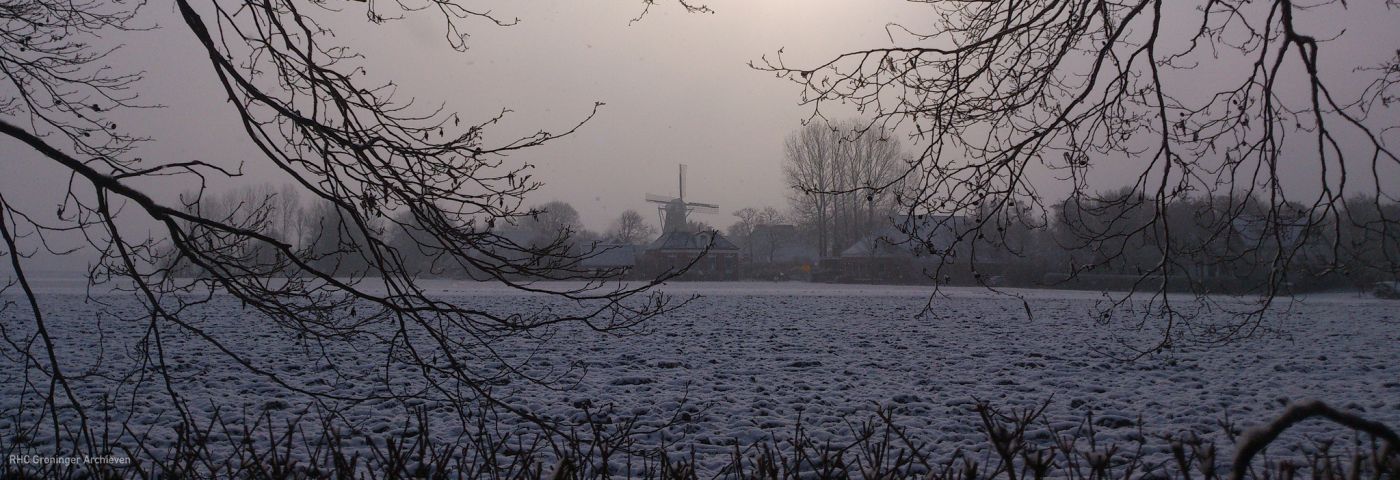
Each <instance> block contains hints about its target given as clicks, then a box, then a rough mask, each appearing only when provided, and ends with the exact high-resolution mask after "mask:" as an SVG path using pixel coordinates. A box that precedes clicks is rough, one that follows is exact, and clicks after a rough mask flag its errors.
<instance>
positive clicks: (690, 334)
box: [0, 281, 1400, 465]
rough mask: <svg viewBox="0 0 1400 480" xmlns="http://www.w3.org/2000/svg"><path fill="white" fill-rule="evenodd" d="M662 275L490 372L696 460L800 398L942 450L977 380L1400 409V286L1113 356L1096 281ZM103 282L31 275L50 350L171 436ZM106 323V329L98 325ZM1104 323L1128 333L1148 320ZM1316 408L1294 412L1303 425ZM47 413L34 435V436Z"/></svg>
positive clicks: (1185, 399)
mask: <svg viewBox="0 0 1400 480" xmlns="http://www.w3.org/2000/svg"><path fill="white" fill-rule="evenodd" d="M430 291H434V292H437V293H439V294H441V295H444V296H446V297H448V298H454V299H457V300H460V301H461V302H464V303H466V304H470V305H481V306H483V307H487V308H492V309H528V308H532V307H535V306H537V305H538V303H539V302H540V297H537V296H529V295H521V294H517V293H515V292H513V291H509V290H505V289H501V288H499V287H488V286H482V285H477V284H464V283H453V282H445V281H444V282H432V283H430ZM668 291H669V292H672V293H676V294H680V295H688V294H699V295H700V296H701V297H700V298H699V299H697V300H696V301H694V302H693V303H691V304H690V305H688V306H687V307H686V308H684V309H682V310H680V311H677V312H674V313H672V314H670V315H667V316H665V317H663V318H659V319H656V320H654V321H652V322H651V323H648V324H647V325H646V326H645V329H644V331H642V332H640V333H636V334H633V335H625V336H615V335H608V334H600V333H596V332H592V331H590V330H588V329H586V328H581V327H578V326H572V327H565V328H563V329H561V330H560V331H559V332H557V333H556V334H555V335H553V336H552V338H550V339H548V340H547V341H534V340H523V339H522V340H515V341H507V342H502V343H499V344H498V347H499V351H500V352H501V354H502V356H503V357H504V358H505V359H506V360H508V361H510V362H511V363H513V364H516V365H519V366H522V368H523V372H524V373H526V374H529V375H532V376H537V377H550V376H551V375H563V381H562V382H557V383H555V384H554V385H553V388H546V387H545V386H542V385H538V384H534V383H531V382H527V381H520V380H518V379H517V380H513V381H509V382H505V381H503V382H498V383H501V385H499V386H497V387H495V388H496V390H495V391H496V393H497V394H498V395H502V396H504V397H507V398H511V399H513V401H514V402H516V403H518V404H519V405H522V406H526V407H528V408H530V409H531V410H533V411H536V412H541V413H544V414H547V415H553V416H558V417H562V418H569V417H570V416H573V415H577V414H578V409H577V408H576V407H577V406H579V405H583V404H585V402H584V401H585V400H586V401H587V404H591V405H593V406H601V405H606V404H612V405H614V406H616V407H617V411H618V412H620V413H621V414H623V415H638V416H641V417H643V418H646V419H648V421H649V422H660V421H663V420H666V419H670V418H671V417H672V416H673V415H677V414H678V412H679V415H678V418H679V419H680V421H679V423H678V424H677V425H675V426H674V427H673V428H671V429H669V430H667V431H666V433H664V434H656V435H651V436H649V437H647V438H645V439H644V441H650V442H655V441H659V440H660V439H661V435H666V438H667V439H668V440H669V441H675V440H677V439H680V440H683V443H685V444H693V445H694V446H695V447H696V451H697V453H698V454H700V455H702V457H703V456H704V455H705V454H715V455H714V460H703V459H702V465H714V464H715V463H714V462H721V461H723V460H724V458H721V457H723V454H725V453H727V452H729V451H731V449H732V447H729V446H727V445H729V444H731V443H732V442H734V441H735V440H737V441H739V442H741V443H747V442H752V441H755V440H760V439H763V438H767V437H768V436H769V435H773V434H779V435H781V434H784V433H786V432H790V431H791V428H792V425H793V424H794V422H796V421H797V419H798V417H799V415H800V416H801V420H802V422H803V424H804V425H805V428H806V429H807V432H808V433H809V434H810V435H811V436H812V437H813V438H815V439H817V440H819V441H820V440H825V439H831V440H833V441H834V442H840V441H842V440H848V439H849V438H850V436H851V430H850V423H848V420H857V419H861V418H866V417H867V416H868V415H870V413H871V412H872V411H873V409H874V408H875V406H877V405H884V406H889V407H891V408H893V409H894V412H895V413H896V415H897V417H898V418H899V419H900V420H901V422H902V424H903V425H905V426H907V427H908V429H909V433H910V434H911V435H913V436H915V437H917V438H919V439H921V440H925V441H929V442H932V443H934V444H936V445H939V446H938V447H937V448H939V449H940V450H944V451H947V452H951V451H953V450H954V449H955V448H958V447H970V446H973V445H974V444H975V443H977V441H978V440H981V438H980V436H979V435H978V434H976V433H975V430H974V427H975V425H976V422H977V418H976V416H975V415H974V414H972V413H971V412H970V409H969V407H970V406H972V405H973V403H974V401H975V399H981V400H987V401H990V402H991V403H992V404H994V405H997V406H1002V407H1021V406H1035V405H1038V404H1040V403H1041V402H1043V401H1044V400H1046V399H1048V398H1052V396H1053V403H1052V404H1051V407H1050V409H1049V410H1048V412H1049V414H1048V415H1049V419H1050V420H1051V423H1052V424H1058V425H1064V426H1072V425H1078V424H1079V422H1080V421H1081V420H1082V419H1083V417H1084V415H1085V413H1087V412H1091V411H1092V412H1093V413H1094V418H1095V420H1096V421H1097V422H1098V424H1099V426H1100V432H1099V434H1100V435H1101V436H1103V437H1104V438H1106V439H1131V438H1134V437H1135V436H1136V435H1138V433H1139V427H1140V426H1139V425H1138V423H1139V418H1141V419H1143V423H1144V425H1141V428H1142V430H1143V432H1145V433H1147V434H1148V435H1149V436H1151V435H1152V434H1154V433H1180V432H1183V431H1195V432H1198V433H1201V434H1203V435H1207V436H1214V435H1216V434H1217V432H1219V431H1220V427H1219V424H1218V420H1220V419H1221V418H1222V417H1224V416H1226V415H1228V416H1229V418H1230V419H1231V420H1232V421H1235V422H1236V423H1238V424H1239V425H1241V426H1248V425H1250V424H1254V423H1258V422H1262V421H1265V420H1267V419H1270V418H1272V417H1273V416H1274V415H1276V414H1277V413H1278V412H1279V411H1280V410H1281V406H1282V404H1283V403H1284V402H1287V401H1289V400H1300V399H1307V398H1315V399H1321V400H1324V401H1326V402H1328V403H1330V404H1332V405H1334V406H1338V407H1345V408H1347V409H1350V410H1353V411H1355V412H1358V413H1360V414H1362V415H1364V416H1366V417H1368V418H1371V419H1374V420H1379V421H1382V422H1384V423H1386V424H1389V425H1391V426H1400V308H1397V307H1400V302H1394V301H1384V300H1375V299H1369V298H1358V297H1356V296H1355V295H1346V294H1327V295H1315V296H1311V297H1307V298H1302V299H1299V302H1298V303H1296V304H1295V305H1293V306H1292V308H1291V309H1289V310H1288V311H1280V312H1277V313H1273V314H1270V316H1269V322H1270V324H1271V325H1273V326H1274V327H1278V328H1279V329H1280V330H1281V331H1282V332H1283V333H1282V334H1280V333H1277V332H1275V333H1265V334H1261V335H1259V336H1257V337H1256V338H1253V339H1250V340H1248V341H1246V342H1244V343H1240V344H1236V345H1231V346H1226V347H1214V348H1207V347H1198V346H1190V347H1183V348H1178V349H1176V350H1174V351H1172V352H1170V353H1169V354H1166V355H1157V356H1151V357H1146V358H1142V359H1140V360H1137V361H1135V362H1120V361H1114V360H1111V359H1108V358H1106V357H1105V356H1104V354H1103V353H1104V352H1105V351H1115V350H1114V349H1115V343H1114V340H1112V339H1110V337H1111V335H1109V333H1110V331H1109V330H1108V329H1106V327H1103V326H1101V325H1099V324H1098V323H1096V322H1095V321H1094V320H1093V316H1094V312H1095V311H1096V310H1095V307H1094V303H1095V301H1096V300H1098V299H1100V298H1102V297H1101V294H1098V293H1093V292H1060V291H1026V292H1021V293H1023V294H1024V295H1026V296H1028V297H1029V302H1030V305H1031V308H1032V312H1033V317H1032V319H1029V320H1028V319H1027V318H1026V316H1025V312H1024V310H1023V309H1022V307H1021V304H1020V302H1019V301H1018V300H1016V299H1014V298H1008V297H1005V296H999V295H995V294H992V293H990V292H987V291H985V290H982V289H975V288H968V289H963V288H950V289H946V290H945V292H944V293H945V294H946V295H947V297H946V298H945V297H938V298H935V299H934V303H933V308H932V311H933V312H935V313H936V315H932V316H919V315H917V314H918V313H919V312H920V311H921V310H922V309H923V307H924V305H925V302H927V301H928V300H929V297H928V290H927V288H926V287H889V286H847V285H819V284H802V283H715V284H706V283H682V284H677V285H674V286H671V287H669V288H668ZM12 293H13V292H12ZM10 300H18V298H10ZM108 300H111V301H113V302H114V303H113V304H114V305H115V307H116V308H113V307H108V310H109V311H114V313H115V314H114V315H110V316H99V315H97V314H96V312H97V311H98V310H99V308H98V306H97V305H95V304H93V303H91V302H84V299H83V295H82V294H81V293H78V292H75V291H65V290H63V289H61V288H51V289H49V293H45V294H43V295H42V296H41V301H42V302H43V303H44V306H45V308H46V309H47V311H48V318H47V322H48V329H49V330H50V332H51V333H53V334H54V336H55V337H56V338H55V340H56V343H57V344H58V346H59V352H60V355H59V356H60V358H62V359H64V361H65V362H72V363H71V364H70V365H71V366H67V367H66V368H68V371H69V372H78V373H77V374H78V375H81V378H77V379H75V383H76V384H77V385H78V390H79V392H80V394H81V395H83V396H85V397H86V398H88V399H89V401H95V399H100V398H103V397H104V396H105V397H106V398H109V399H114V400H116V401H117V404H116V406H114V407H113V409H114V412H113V413H121V414H130V415H131V418H132V422H133V423H134V424H135V425H139V426H151V427H155V428H154V429H153V430H152V433H151V435H152V438H155V439H160V438H168V437H169V435H172V433H170V432H164V431H162V430H161V428H160V426H161V425H163V424H164V422H168V421H169V420H171V419H172V418H173V415H174V411H173V409H172V408H171V406H170V404H169V402H167V401H164V400H163V399H164V398H166V394H165V386H164V385H163V384H162V383H161V382H160V381H158V380H157V379H154V378H144V379H143V378H134V377H132V378H119V377H114V376H112V375H110V373H111V372H125V371H129V370H131V368H130V367H131V365H132V362H135V360H133V359H134V358H136V357H137V355H136V353H135V351H134V350H133V349H134V348H136V345H137V342H138V341H139V340H140V338H141V337H142V335H144V334H145V329H144V325H145V323H146V322H148V320H147V319H145V318H142V316H141V315H140V314H141V312H140V311H139V310H137V309H135V306H134V305H133V306H132V309H130V310H128V311H127V312H126V314H125V315H124V314H123V312H122V311H121V306H122V305H123V304H122V303H121V302H122V301H124V300H115V299H108ZM21 305H22V304H21ZM3 316H4V324H5V328H6V329H7V331H8V333H9V334H10V335H16V334H18V333H22V332H26V331H29V329H32V328H33V327H32V325H31V324H32V320H31V318H30V317H29V316H28V315H27V314H26V313H25V310H24V309H23V308H16V307H15V306H11V308H9V309H7V310H5V311H4V312H3ZM187 316H188V317H189V318H192V319H195V320H196V322H197V324H198V325H199V326H200V328H203V329H205V330H206V331H207V332H208V333H209V334H210V335H212V336H214V337H216V338H220V339H222V340H224V341H225V342H227V343H228V344H229V345H231V346H232V347H233V348H235V349H236V350H239V351H243V352H249V353H251V355H250V356H249V358H251V359H252V360H253V361H254V362H255V363H256V365H257V366H258V367H259V368H265V369H267V370H268V371H271V372H276V373H278V374H279V375H281V376H284V377H285V378H287V379H289V381H291V382H292V383H293V384H295V385H298V386H304V387H306V388H308V389H311V390H315V391H333V392H338V393H345V394H357V395H359V394H364V395H368V394H372V393H374V392H376V391H377V389H381V388H383V382H381V381H380V380H379V379H382V378H390V379H394V380H392V381H394V382H399V381H400V380H403V379H411V378H414V376H413V374H412V372H411V371H408V370H403V371H398V370H391V371H385V365H384V364H383V363H381V362H376V361H374V360H376V359H382V355H380V354H377V352H376V351H375V348H376V347H375V345H374V344H373V342H361V343H360V344H359V348H362V349H364V350H361V351H354V350H351V349H350V348H349V347H343V349H342V350H337V351H333V352H332V357H333V358H336V359H338V362H339V363H340V365H339V367H340V369H339V370H338V371H336V370H332V369H328V368H326V367H325V365H324V363H325V359H322V358H320V357H319V356H318V355H317V354H316V353H315V352H313V351H310V350H308V349H307V348H306V345H302V344H300V342H298V341H297V340H296V339H295V338H294V337H292V336H289V335H287V334H286V333H283V332H281V331H278V330H275V329H270V328H267V326H266V325H265V324H264V322H260V321H259V319H257V318H254V317H244V316H243V310H242V309H241V308H240V307H239V305H238V304H237V303H236V302H232V301H229V300H227V299H224V300H222V301H216V302H214V303H213V304H210V305H207V306H203V307H200V308H198V309H195V310H193V311H191V312H190V313H189V314H188V315H187ZM99 329H100V330H101V332H102V335H101V336H98V335H96V334H95V333H94V332H96V331H98V330H99ZM1118 333H1121V334H1123V335H1125V336H1127V337H1128V338H1137V339H1139V340H1144V339H1147V338H1151V336H1152V335H1155V332H1152V331H1147V332H1142V333H1131V332H1118ZM162 344H163V347H164V348H165V349H166V352H167V358H168V359H169V360H170V361H171V362H172V364H173V366H172V371H173V372H174V373H175V374H176V378H177V383H178V385H176V389H177V390H178V391H180V392H182V394H183V395H185V396H186V398H187V399H188V400H189V404H190V405H191V406H192V407H194V408H195V411H194V412H193V413H194V414H196V415H201V414H203V415H207V414H209V413H210V412H213V411H214V410H215V409H216V408H218V409H219V410H220V411H222V412H226V413H227V412H238V411H256V410H259V409H262V408H272V409H274V410H276V411H284V412H286V413H287V414H288V415H291V414H294V412H296V411H297V410H298V409H300V408H301V406H302V405H304V403H305V402H304V401H303V400H302V399H301V398H299V396H298V395H297V394H295V393H292V392H288V391H287V390H286V389H283V388H281V387H279V386H277V385H274V384H273V383H272V382H271V381H269V380H267V379H265V378H263V377H259V376H256V375H252V374H250V373H248V372H247V371H246V370H245V369H243V368H241V367H237V366H234V365H232V364H231V362H228V361H227V360H226V359H225V358H224V357H222V356H221V355H219V354H217V353H216V352H213V351H212V350H211V348H210V347H209V346H208V345H207V344H205V343H203V342H202V341H200V340H199V339H197V338H195V337H192V336H189V335H169V336H167V337H165V338H163V339H162ZM336 348H342V347H336ZM7 351H8V350H7ZM1120 352H1121V351H1120ZM527 359H528V361H527ZM0 362H5V363H4V364H0V432H11V431H13V430H12V429H13V425H14V424H13V423H12V422H14V421H15V418H16V417H15V415H16V413H17V411H18V409H19V407H20V405H21V403H22V402H25V401H29V400H32V398H31V399H23V398H21V395H20V392H21V385H22V384H23V382H24V381H25V368H23V366H22V365H21V364H19V363H17V362H20V359H18V358H15V357H14V356H13V355H12V354H11V355H9V357H8V358H0ZM571 366H572V367H584V368H574V369H572V370H571V369H570V367H571ZM392 368H393V369H400V368H405V367H399V366H395V367H392ZM579 374H582V375H579ZM408 382H409V383H411V380H409V381H408ZM399 383H401V382H399ZM147 399H149V400H147ZM201 412H202V413H201ZM32 413H33V412H32V411H30V412H28V414H32ZM402 414H403V408H402V407H401V406H399V405H397V404H393V403H392V401H387V400H386V401H382V402H366V403H362V404H359V405H356V406H354V407H353V408H351V409H349V414H348V415H347V419H348V420H349V421H351V422H352V423H353V425H354V427H355V428H357V429H360V430H361V431H365V432H374V433H382V432H388V431H390V430H393V429H397V428H399V426H400V425H401V424H402V418H401V416H402ZM442 414H443V415H446V413H442ZM435 415H436V414H435ZM434 418H442V419H443V420H442V422H443V425H442V426H441V427H440V428H439V427H438V426H436V425H435V426H434V431H435V432H439V433H440V434H441V435H444V436H452V435H455V434H457V433H460V432H461V427H460V426H456V427H454V426H453V425H454V424H455V423H456V422H453V421H448V420H447V417H434ZM1323 428H1324V425H1322V424H1320V423H1317V424H1308V425H1306V428H1305V429H1304V430H1303V433H1305V434H1306V433H1308V432H1310V431H1320V430H1321V429H1323ZM1310 429H1311V430H1310ZM1334 433H1335V432H1334ZM42 434H43V432H40V437H38V438H34V439H31V440H32V441H34V442H35V443H36V444H42V443H43V442H44V437H43V436H42ZM681 435H684V436H683V437H680V436H681ZM677 437H680V438H677ZM159 442H160V441H159V440H157V442H156V444H157V445H159Z"/></svg>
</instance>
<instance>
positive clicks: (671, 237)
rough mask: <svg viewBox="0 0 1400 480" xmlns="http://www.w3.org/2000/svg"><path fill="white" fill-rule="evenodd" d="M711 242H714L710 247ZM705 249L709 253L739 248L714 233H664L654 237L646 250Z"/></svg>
mask: <svg viewBox="0 0 1400 480" xmlns="http://www.w3.org/2000/svg"><path fill="white" fill-rule="evenodd" d="M711 242H714V244H713V245H711ZM706 247H709V248H710V251H725V250H738V249H739V246H738V245H735V244H734V242H731V241H729V239H727V238H724V235H721V234H720V233H719V232H716V231H708V232H681V231H676V232H666V233H663V234H661V236H660V237H656V240H654V241H652V242H651V244H650V245H647V250H697V251H698V250H704V249H705V248H706Z"/></svg>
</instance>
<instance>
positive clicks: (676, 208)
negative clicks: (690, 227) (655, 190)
mask: <svg viewBox="0 0 1400 480" xmlns="http://www.w3.org/2000/svg"><path fill="white" fill-rule="evenodd" d="M677 186H678V187H679V192H678V193H679V194H680V195H679V196H675V197H667V196H662V195H653V194H650V193H648V194H647V196H646V199H647V201H648V202H651V203H657V204H660V205H658V206H657V207H656V211H657V215H660V216H661V231H662V233H663V234H665V233H671V232H681V231H685V228H686V216H688V215H690V213H691V212H699V213H717V212H719V205H715V204H713V203H700V202H687V201H685V164H681V166H680V178H679V180H678V181H677Z"/></svg>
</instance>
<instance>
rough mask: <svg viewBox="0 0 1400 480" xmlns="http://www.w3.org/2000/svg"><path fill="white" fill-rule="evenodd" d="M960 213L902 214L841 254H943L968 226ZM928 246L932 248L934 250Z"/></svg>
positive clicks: (854, 255)
mask: <svg viewBox="0 0 1400 480" xmlns="http://www.w3.org/2000/svg"><path fill="white" fill-rule="evenodd" d="M969 226H970V223H969V222H968V220H967V217H964V216H961V215H942V214H924V215H912V216H911V215H903V216H900V217H896V218H892V219H891V221H890V225H886V226H885V227H883V228H881V229H879V230H877V231H875V233H872V234H870V235H866V236H865V237H864V238H861V239H860V240H859V241H857V242H856V243H855V244H853V245H851V246H850V247H849V248H847V249H845V250H843V251H842V252H841V256H842V257H906V256H926V255H928V256H934V255H942V254H944V253H945V252H949V251H951V250H952V248H953V246H954V244H955V243H956V242H957V239H958V234H959V233H962V232H965V231H966V230H968V229H969ZM928 247H933V250H934V251H932V252H930V251H929V248H928Z"/></svg>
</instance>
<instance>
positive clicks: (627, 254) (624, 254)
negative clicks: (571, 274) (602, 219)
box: [579, 243, 642, 268]
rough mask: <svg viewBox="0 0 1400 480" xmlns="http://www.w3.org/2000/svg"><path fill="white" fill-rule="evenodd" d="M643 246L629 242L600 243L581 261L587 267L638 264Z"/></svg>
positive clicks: (618, 266)
mask: <svg viewBox="0 0 1400 480" xmlns="http://www.w3.org/2000/svg"><path fill="white" fill-rule="evenodd" d="M641 249H642V247H641V246H638V245H627V244H602V243H600V244H598V246H597V247H596V250H594V251H593V253H592V254H590V255H589V256H587V257H585V258H583V259H582V260H580V261H579V265H580V266H583V267H585V268H622V267H635V266H637V255H638V254H639V253H641Z"/></svg>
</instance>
